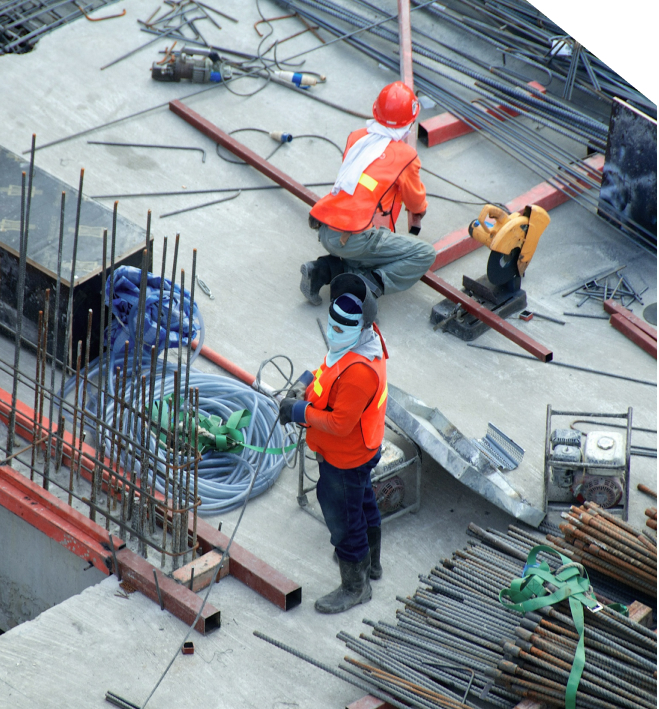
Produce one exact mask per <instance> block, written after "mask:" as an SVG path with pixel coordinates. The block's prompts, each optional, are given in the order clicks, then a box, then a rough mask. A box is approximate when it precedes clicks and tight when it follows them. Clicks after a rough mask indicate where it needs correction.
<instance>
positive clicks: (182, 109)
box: [169, 99, 320, 207]
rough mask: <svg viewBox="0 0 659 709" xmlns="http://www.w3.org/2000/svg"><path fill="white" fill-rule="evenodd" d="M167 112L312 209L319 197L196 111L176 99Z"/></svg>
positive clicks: (171, 102)
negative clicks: (170, 112) (173, 114)
mask: <svg viewBox="0 0 659 709" xmlns="http://www.w3.org/2000/svg"><path fill="white" fill-rule="evenodd" d="M169 110H170V111H172V112H173V113H175V114H176V115H177V116H179V117H181V118H182V119H183V120H184V121H186V122H187V123H189V124H190V125H191V126H192V127H193V128H196V129H197V130H198V131H201V132H202V133H203V134H204V135H205V136H206V137H208V138H210V139H211V140H212V141H214V142H215V143H219V144H220V145H221V146H222V147H223V148H226V149H227V150H229V151H230V152H232V153H233V154H234V155H236V156H238V157H239V158H240V159H241V160H244V161H245V162H246V163H248V164H249V165H251V166H252V167H255V168H256V169H257V170H258V171H259V172H261V173H262V174H264V175H265V176H266V177H269V178H270V179H271V180H272V181H273V182H276V183H277V184H278V185H280V186H281V187H283V188H285V189H286V190H288V191H289V192H290V193H291V194H294V195H295V196H296V197H299V198H300V199H301V200H302V201H303V202H305V203H306V204H308V205H309V206H310V207H313V205H314V204H316V202H317V201H318V200H319V199H320V197H319V196H318V195H317V194H315V193H314V192H312V191H311V190H309V189H307V188H306V187H305V186H304V185H302V184H300V183H299V182H297V181H296V180H294V179H292V178H291V177H289V176H288V175H287V174H286V173H285V172H282V171H281V170H279V169H278V168H276V167H274V166H273V165H272V164H270V163H269V162H268V161H267V160H264V159H263V158H262V157H260V156H259V155H257V154H256V153H255V152H254V151H252V150H250V149H249V148H247V147H245V146H244V145H243V144H242V143H239V142H238V141H237V140H235V139H234V138H232V137H231V136H230V135H228V134H227V133H225V132H224V131H223V130H220V128H218V127H217V126H216V125H213V124H212V123H211V122H210V121H207V120H206V119H205V118H204V117H203V116H200V115H199V114H198V113H197V112H196V111H193V110H192V109H191V108H188V106H186V105H185V104H184V103H181V102H180V101H179V100H178V99H177V100H175V101H170V102H169Z"/></svg>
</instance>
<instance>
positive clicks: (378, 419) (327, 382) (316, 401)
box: [304, 332, 388, 450]
mask: <svg viewBox="0 0 659 709" xmlns="http://www.w3.org/2000/svg"><path fill="white" fill-rule="evenodd" d="M378 335H380V333H379V332H378ZM380 338H382V336H381V335H380ZM383 345H384V342H383ZM387 358H388V355H387V351H386V349H384V347H383V354H382V357H381V358H380V359H377V358H376V359H374V360H373V361H371V360H369V359H367V358H366V357H364V356H363V355H360V354H356V353H355V352H348V353H347V354H344V355H343V357H341V359H340V360H339V361H338V362H335V363H334V364H333V365H332V366H331V367H328V366H327V362H326V360H323V363H322V364H321V365H320V367H318V369H317V370H316V371H315V372H314V380H313V381H312V382H311V384H309V386H308V387H307V391H306V394H305V397H304V398H305V400H306V401H309V402H311V406H313V407H314V409H320V410H321V411H325V410H327V404H328V401H329V395H330V391H331V389H332V386H333V385H334V382H335V381H336V380H337V379H339V377H340V376H341V374H343V372H345V371H346V369H348V367H350V366H351V365H353V364H357V363H358V362H361V363H362V364H365V365H366V366H367V367H370V368H371V369H372V370H373V371H374V372H375V373H376V375H377V377H378V388H377V391H376V392H375V396H374V397H373V398H372V399H371V402H370V403H369V405H368V406H367V407H366V409H364V413H363V414H362V416H361V419H360V425H361V429H362V437H363V438H364V445H365V446H366V448H368V449H369V450H377V449H378V448H379V447H380V444H381V443H382V439H383V438H384V417H385V414H386V411H387V406H386V403H387V392H388V387H387V365H386V359H387ZM312 431H313V429H311V428H309V429H307V442H309V437H310V436H311V437H312V438H313V433H312Z"/></svg>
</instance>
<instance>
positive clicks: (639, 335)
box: [609, 313, 657, 359]
mask: <svg viewBox="0 0 659 709" xmlns="http://www.w3.org/2000/svg"><path fill="white" fill-rule="evenodd" d="M609 322H610V323H611V325H613V327H614V328H615V329H616V330H617V331H618V332H621V333H622V334H623V335H624V336H625V337H626V338H627V339H629V340H631V341H632V342H633V343H634V344H635V345H638V346H639V347H640V348H641V349H642V350H643V351H644V352H647V353H648V354H649V355H650V356H651V357H654V358H655V359H657V341H656V340H655V339H653V338H652V337H650V335H648V334H647V333H645V332H644V331H643V330H641V328H639V327H637V326H636V325H634V323H633V322H632V321H631V320H628V319H627V318H626V317H625V316H624V315H619V314H618V313H614V314H613V315H612V316H611V319H610V320H609Z"/></svg>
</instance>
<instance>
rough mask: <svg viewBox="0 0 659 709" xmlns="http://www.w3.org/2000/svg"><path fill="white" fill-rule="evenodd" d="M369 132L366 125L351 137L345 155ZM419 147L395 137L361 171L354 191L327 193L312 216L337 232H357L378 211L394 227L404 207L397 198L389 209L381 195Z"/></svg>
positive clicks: (408, 163)
mask: <svg viewBox="0 0 659 709" xmlns="http://www.w3.org/2000/svg"><path fill="white" fill-rule="evenodd" d="M366 133H367V131H366V128H362V129H360V130H356V131H354V132H352V133H351V134H350V135H349V136H348V144H347V146H346V151H345V153H344V154H343V156H344V158H345V155H346V153H347V152H348V150H350V148H351V147H352V146H353V145H354V143H356V142H357V141H358V140H359V139H360V138H362V137H363V136H365V135H366ZM416 157H417V153H416V150H414V148H412V147H410V146H409V145H407V143H403V142H401V141H395V140H392V141H391V142H390V143H389V145H387V148H386V150H385V151H384V152H383V153H382V155H380V157H379V158H377V159H375V160H374V161H373V162H372V163H371V164H370V165H369V166H368V167H367V168H366V170H364V172H362V174H361V177H360V178H359V182H358V183H357V187H356V188H355V193H354V194H353V195H349V194H348V193H347V192H344V191H343V190H341V191H340V192H339V194H337V195H333V194H331V193H330V194H328V195H326V196H325V197H323V198H322V199H319V200H318V201H317V202H316V204H315V205H314V206H313V208H312V209H311V216H312V217H315V218H316V219H317V220H318V221H319V222H322V223H323V224H327V226H328V227H330V228H331V229H334V230H335V231H344V232H350V233H353V234H356V233H358V232H360V231H364V230H365V229H368V228H369V227H370V226H371V225H372V224H373V217H374V216H375V214H376V212H377V211H378V210H379V211H380V213H381V214H382V215H384V216H389V217H390V222H389V226H390V228H391V229H392V230H393V229H394V227H395V224H396V219H397V218H398V214H399V213H400V209H401V206H402V205H401V202H400V201H398V203H396V201H395V200H394V203H393V204H392V206H391V210H390V211H389V212H385V211H384V210H383V208H382V204H381V201H382V198H383V197H384V196H385V194H387V192H389V190H390V189H392V188H393V187H394V185H395V184H396V180H398V178H399V176H400V174H401V173H402V172H403V170H404V169H405V168H406V167H407V166H408V165H410V164H411V163H412V162H414V160H415V158H416Z"/></svg>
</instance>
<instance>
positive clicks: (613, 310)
mask: <svg viewBox="0 0 659 709" xmlns="http://www.w3.org/2000/svg"><path fill="white" fill-rule="evenodd" d="M604 310H606V312H607V313H609V315H620V316H621V317H623V318H625V319H626V320H629V322H630V323H631V324H632V325H635V326H636V327H637V328H638V329H639V330H642V331H643V332H644V333H645V334H646V335H647V336H648V337H650V338H651V339H653V340H654V341H655V342H656V340H657V331H656V329H655V328H653V327H652V325H650V324H648V323H646V322H645V320H641V318H639V317H638V316H637V315H634V313H632V311H631V310H627V308H625V307H623V306H622V305H620V304H619V303H616V302H615V301H613V300H605V301H604Z"/></svg>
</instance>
